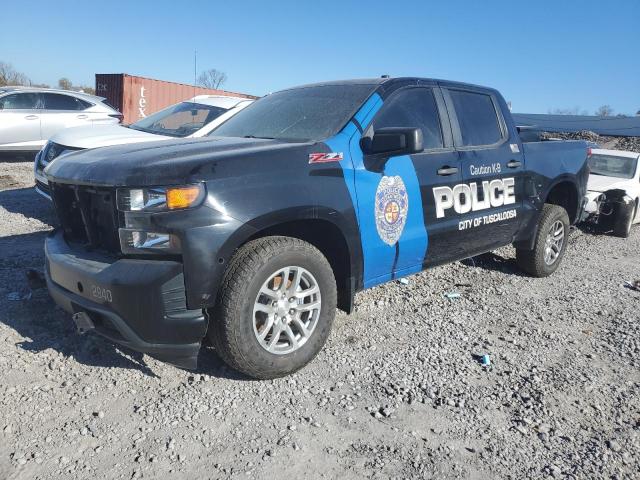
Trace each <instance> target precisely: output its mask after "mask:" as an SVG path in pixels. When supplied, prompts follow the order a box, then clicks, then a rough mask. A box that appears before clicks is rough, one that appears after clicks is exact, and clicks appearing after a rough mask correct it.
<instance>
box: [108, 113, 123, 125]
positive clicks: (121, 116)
mask: <svg viewBox="0 0 640 480" xmlns="http://www.w3.org/2000/svg"><path fill="white" fill-rule="evenodd" d="M109 116H110V117H111V118H117V119H118V123H122V120H123V119H124V115H122V114H121V113H110V114H109Z"/></svg>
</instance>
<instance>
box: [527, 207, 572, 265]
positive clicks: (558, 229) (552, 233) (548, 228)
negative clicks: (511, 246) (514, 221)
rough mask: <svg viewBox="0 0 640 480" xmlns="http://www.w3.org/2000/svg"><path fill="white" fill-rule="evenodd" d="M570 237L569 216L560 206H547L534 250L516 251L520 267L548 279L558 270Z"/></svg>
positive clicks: (541, 218)
mask: <svg viewBox="0 0 640 480" xmlns="http://www.w3.org/2000/svg"><path fill="white" fill-rule="evenodd" d="M568 237H569V215H567V211H566V210H565V209H564V208H562V207H560V206H558V205H551V204H548V203H547V204H545V205H544V207H543V208H542V214H541V215H540V220H539V222H538V231H537V232H536V238H535V243H534V247H533V250H523V249H517V250H516V263H517V264H518V267H520V269H522V270H523V271H525V272H527V273H528V274H530V275H533V276H534V277H547V276H549V275H551V274H552V273H553V272H555V271H556V270H557V269H558V266H559V265H560V262H561V261H562V257H563V256H564V252H565V250H566V249H567V240H568Z"/></svg>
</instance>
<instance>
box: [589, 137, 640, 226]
mask: <svg viewBox="0 0 640 480" xmlns="http://www.w3.org/2000/svg"><path fill="white" fill-rule="evenodd" d="M589 168H590V169H591V174H590V175H589V183H588V184H587V200H588V203H587V205H586V207H585V212H586V213H587V214H588V215H589V217H588V220H590V221H592V222H594V223H597V224H598V225H599V226H600V227H603V228H605V229H607V230H613V234H614V235H616V236H618V237H623V238H626V237H628V236H629V234H630V233H631V226H632V225H633V224H634V223H638V222H640V154H638V153H636V152H625V151H621V150H602V149H593V150H592V151H591V157H590V158H589Z"/></svg>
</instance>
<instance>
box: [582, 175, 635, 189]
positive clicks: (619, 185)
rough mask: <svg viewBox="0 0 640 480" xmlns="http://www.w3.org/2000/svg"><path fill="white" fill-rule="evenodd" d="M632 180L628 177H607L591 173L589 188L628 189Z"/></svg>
mask: <svg viewBox="0 0 640 480" xmlns="http://www.w3.org/2000/svg"><path fill="white" fill-rule="evenodd" d="M630 182H632V180H628V179H626V178H617V177H607V176H604V175H594V174H591V175H589V183H588V184H587V190H588V191H590V192H606V191H607V190H615V189H620V190H627V188H628V187H629V183H630Z"/></svg>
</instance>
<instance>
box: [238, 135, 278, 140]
mask: <svg viewBox="0 0 640 480" xmlns="http://www.w3.org/2000/svg"><path fill="white" fill-rule="evenodd" d="M242 138H262V139H264V140H275V138H273V137H257V136H255V135H245V136H244V137H242Z"/></svg>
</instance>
